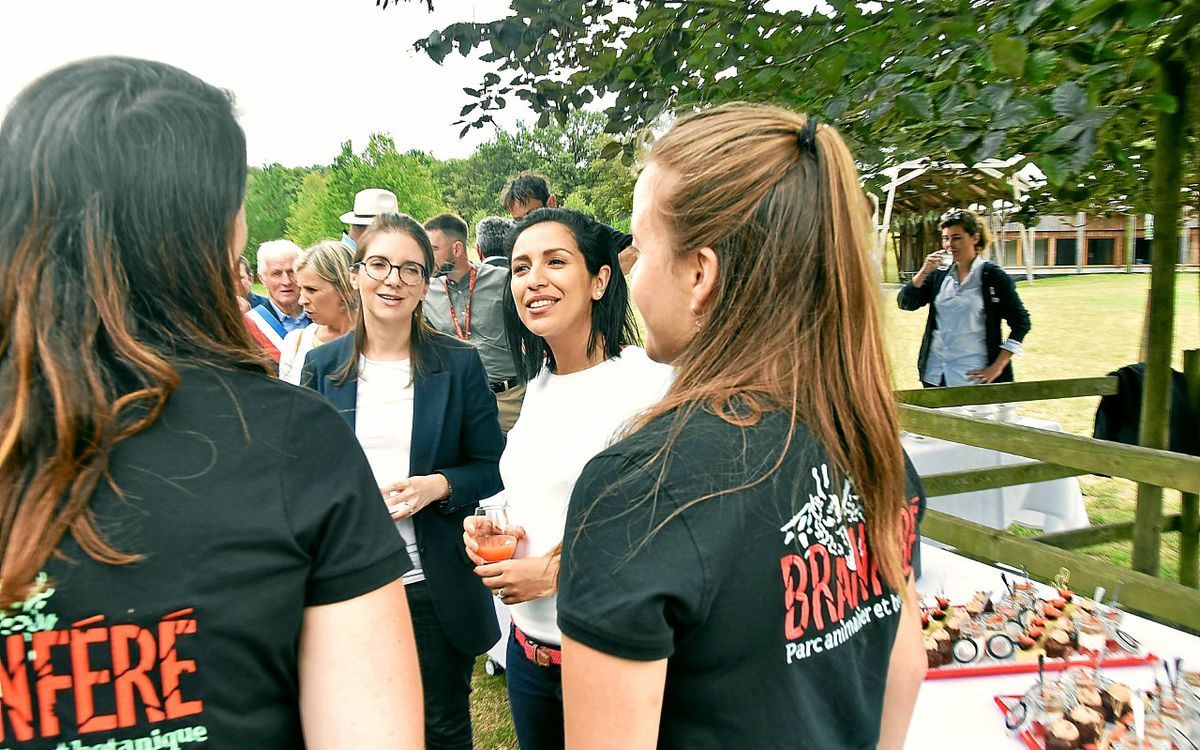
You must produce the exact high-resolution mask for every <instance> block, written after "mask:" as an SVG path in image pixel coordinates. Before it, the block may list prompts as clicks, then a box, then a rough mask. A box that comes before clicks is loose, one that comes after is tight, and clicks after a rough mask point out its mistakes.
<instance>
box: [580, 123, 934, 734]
mask: <svg viewBox="0 0 1200 750" xmlns="http://www.w3.org/2000/svg"><path fill="white" fill-rule="evenodd" d="M633 230H634V245H635V247H636V248H637V250H638V252H639V253H640V256H639V260H638V263H637V265H636V266H635V267H634V270H633V279H632V289H633V296H634V299H635V301H636V302H637V305H638V307H639V309H640V310H641V312H642V315H643V317H644V319H645V325H646V351H647V353H648V354H649V355H650V357H651V358H652V359H655V360H657V361H660V362H667V363H671V364H673V365H674V366H675V368H676V379H675V381H674V383H673V385H672V386H671V388H670V390H669V391H668V393H667V395H666V397H665V398H664V399H663V401H661V402H660V403H659V404H657V405H656V406H655V407H653V408H651V409H650V410H649V412H647V413H646V414H645V415H643V416H642V417H641V418H640V419H639V420H637V422H636V423H635V424H634V426H633V428H632V430H631V432H630V433H629V434H628V435H627V436H626V437H625V439H624V440H622V441H620V442H618V443H615V444H614V445H613V446H611V447H610V448H608V449H606V450H604V451H603V452H601V453H600V454H599V455H598V456H596V457H595V458H594V459H592V461H591V462H590V463H589V464H588V466H587V467H586V468H585V469H584V471H583V474H582V476H581V477H580V478H579V481H578V483H577V484H576V485H575V490H574V493H573V494H572V497H571V502H570V506H569V510H568V516H567V529H566V533H565V535H564V538H563V550H562V558H561V572H560V581H559V584H560V594H559V601H558V619H559V627H560V629H561V631H562V633H563V685H564V705H565V712H566V733H567V744H568V746H571V747H575V748H599V747H622V748H651V747H661V748H691V747H755V748H832V747H837V748H863V749H866V748H875V747H877V746H878V747H887V748H892V747H896V748H898V747H900V746H901V745H902V744H903V739H904V734H905V731H906V729H907V725H908V720H909V717H910V715H911V711H912V707H913V704H914V702H915V699H916V692H917V689H918V687H919V685H920V682H921V680H922V678H923V677H924V669H925V654H924V649H923V646H922V642H921V638H920V624H919V620H918V617H917V612H916V606H917V602H916V596H915V589H914V587H913V580H912V574H911V557H912V554H913V550H914V549H915V547H916V545H917V543H918V535H917V521H918V517H919V514H920V511H921V508H922V507H923V500H922V497H921V490H920V485H919V480H917V479H916V476H915V473H913V472H912V471H911V468H910V467H909V466H908V465H907V461H906V459H905V456H904V454H903V451H902V450H901V447H900V438H899V427H898V424H897V417H896V408H895V403H894V400H893V397H892V389H891V380H890V377H889V374H888V371H887V366H886V360H885V354H884V347H883V341H882V338H883V335H882V325H881V318H880V314H879V306H878V299H879V288H878V284H877V279H876V278H875V276H874V273H873V268H874V264H873V262H872V260H871V255H870V247H871V225H870V217H869V209H868V203H867V200H866V197H865V196H864V195H863V192H862V190H861V188H860V187H859V182H858V175H857V173H856V170H855V167H854V161H853V158H852V157H851V155H850V152H849V151H848V150H847V148H846V146H845V144H844V143H843V142H842V139H841V137H840V136H839V135H838V133H837V131H836V130H834V129H833V128H832V127H829V126H824V125H819V124H817V123H816V122H815V121H814V120H812V119H810V118H806V117H804V116H802V115H797V114H794V113H791V112H788V111H786V110H782V109H778V108H774V107H750V106H730V107H721V108H716V109H710V110H707V111H703V112H700V113H698V114H695V115H692V116H690V117H686V118H684V119H682V120H681V121H680V122H678V123H677V124H676V125H675V126H674V127H673V128H671V130H670V131H668V132H667V133H666V134H665V135H664V136H663V137H662V138H660V139H659V140H658V141H657V142H656V143H655V144H654V145H653V147H652V148H651V150H650V152H649V156H648V159H647V162H646V168H645V170H644V171H643V172H642V174H641V177H640V178H639V180H638V183H637V187H636V189H635V192H634V210H633ZM615 686H619V689H614V687H615Z"/></svg>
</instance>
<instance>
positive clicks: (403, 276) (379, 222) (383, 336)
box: [301, 214, 504, 748]
mask: <svg viewBox="0 0 1200 750" xmlns="http://www.w3.org/2000/svg"><path fill="white" fill-rule="evenodd" d="M432 266H433V248H432V246H431V245H430V243H429V237H428V235H426V233H425V230H424V229H423V228H422V227H421V225H420V224H418V223H417V222H416V221H414V220H413V219H412V218H410V217H409V216H406V215H404V214H382V215H380V216H378V217H377V218H376V219H375V221H374V222H373V223H372V224H371V225H370V226H369V227H367V229H366V231H365V232H364V233H363V235H362V237H361V238H359V240H358V250H357V252H356V254H355V256H354V264H353V266H352V274H351V281H352V283H353V285H354V287H355V289H357V291H358V295H359V310H360V314H359V317H358V322H357V324H356V327H355V330H354V333H353V335H350V336H345V337H343V338H341V339H338V340H336V341H333V342H330V343H329V344H326V345H325V346H322V347H320V348H319V349H314V350H313V351H311V352H309V354H308V357H307V359H306V360H305V363H304V370H303V374H302V375H301V384H302V385H306V386H308V387H310V388H313V389H315V390H317V391H319V392H320V393H323V394H324V395H325V396H326V398H328V399H329V401H330V402H332V403H333V405H334V406H335V407H337V408H338V410H339V411H340V412H341V413H342V415H343V416H344V417H345V418H346V420H347V421H348V422H349V423H350V425H351V426H352V427H353V428H354V432H355V434H356V435H357V437H358V440H359V443H361V444H362V447H363V450H364V452H365V453H366V454H367V459H368V461H369V462H370V464H371V469H372V470H373V471H374V473H375V480H376V483H377V484H378V485H379V491H380V493H381V494H382V496H383V501H384V502H386V503H387V506H388V509H389V510H390V511H391V514H392V518H393V519H394V520H395V521H396V529H397V531H398V532H399V533H400V535H401V537H403V539H404V541H405V543H406V545H407V547H408V554H409V558H410V559H411V562H412V564H413V570H412V571H410V572H409V573H406V574H405V576H404V583H405V591H406V593H407V594H408V600H409V605H410V608H411V611H412V619H413V630H414V634H415V635H416V641H417V655H418V657H419V660H420V665H421V680H422V683H423V684H424V691H425V736H426V742H427V747H430V748H435V747H436V748H470V747H471V715H470V708H469V702H468V695H469V693H470V688H471V669H472V666H473V664H474V659H475V656H476V655H478V654H481V653H483V652H484V651H486V650H487V649H488V648H490V647H491V646H492V644H494V643H495V642H496V641H497V639H499V637H500V632H499V630H498V628H497V625H496V617H495V612H494V610H493V607H492V602H491V599H490V597H489V594H488V591H487V589H486V588H485V587H484V586H483V584H482V583H481V582H480V580H479V578H478V577H477V576H475V575H474V573H473V572H472V570H473V567H474V566H473V565H472V564H471V563H470V561H469V560H468V559H467V556H466V553H465V550H464V549H463V545H462V528H463V519H464V518H466V517H467V516H470V515H471V514H472V513H473V512H474V510H475V508H476V506H477V505H478V504H479V500H480V498H484V497H489V496H491V495H494V494H495V493H497V492H499V491H500V473H499V469H498V466H497V464H498V462H499V459H500V453H501V451H502V450H503V448H504V438H503V436H502V434H501V432H500V421H499V417H498V414H497V411H496V400H495V398H493V397H492V392H491V391H490V390H489V389H488V381H487V376H486V374H485V373H484V369H483V363H482V362H481V361H480V359H479V354H478V353H477V352H476V350H475V348H474V347H472V346H471V345H470V344H465V343H462V342H460V341H458V340H457V339H455V338H453V337H450V336H446V335H443V334H441V333H438V332H437V331H435V330H434V329H433V328H431V327H430V326H428V325H427V324H426V322H425V318H424V315H423V313H422V310H421V305H422V301H423V300H424V298H425V293H426V291H427V290H428V289H429V269H430V268H431V267H432Z"/></svg>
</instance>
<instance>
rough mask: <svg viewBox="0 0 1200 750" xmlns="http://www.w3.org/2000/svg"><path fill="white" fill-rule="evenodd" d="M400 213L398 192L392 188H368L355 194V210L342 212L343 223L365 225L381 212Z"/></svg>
mask: <svg viewBox="0 0 1200 750" xmlns="http://www.w3.org/2000/svg"><path fill="white" fill-rule="evenodd" d="M395 213H400V208H399V207H398V206H397V204H396V194H395V193H393V192H392V191H391V190H382V189H380V188H367V189H366V190H359V191H358V192H357V193H355V194H354V210H353V211H348V212H346V213H344V214H342V217H341V218H342V223H343V224H354V225H356V226H361V227H365V226H366V225H368V224H370V223H371V222H372V221H374V220H375V217H376V216H378V215H379V214H395Z"/></svg>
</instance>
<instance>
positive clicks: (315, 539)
mask: <svg viewBox="0 0 1200 750" xmlns="http://www.w3.org/2000/svg"><path fill="white" fill-rule="evenodd" d="M287 430H288V432H287V436H286V438H285V440H284V445H285V446H287V450H288V452H289V453H290V454H291V455H289V457H288V460H287V461H285V462H284V469H283V477H282V481H281V484H282V489H283V502H284V504H285V509H286V513H287V516H288V520H289V522H290V523H291V527H292V533H293V535H294V536H295V539H296V542H297V544H298V545H299V546H300V548H301V549H302V550H304V552H305V553H306V554H307V555H308V557H309V560H310V569H309V575H308V587H307V592H306V594H305V604H306V605H307V606H314V605H320V604H330V603H333V602H339V601H344V600H346V599H353V598H354V597H356V596H361V595H362V594H366V593H368V592H370V591H374V590H375V589H377V588H380V587H382V586H385V585H386V584H388V583H391V582H392V581H394V580H396V579H397V578H399V577H401V576H402V575H404V573H406V572H407V571H408V570H409V569H411V567H412V563H411V561H410V560H409V557H408V554H407V552H406V551H405V548H404V543H403V542H402V541H401V538H400V535H399V534H398V533H396V528H395V524H394V523H393V522H392V520H391V516H390V515H389V514H388V512H387V508H386V507H385V505H384V503H383V500H382V499H381V498H380V496H379V488H378V487H377V486H376V485H375V479H374V475H373V474H372V473H371V467H370V465H369V464H368V463H367V458H366V456H364V455H363V452H362V449H361V448H360V447H359V444H358V439H357V438H355V436H354V432H353V430H351V429H350V426H349V425H348V424H347V423H346V421H345V420H344V419H342V418H341V417H340V416H338V414H337V412H335V411H334V409H333V407H332V406H330V405H329V404H328V403H326V402H325V400H324V399H323V398H321V397H320V396H318V395H316V394H313V393H311V392H309V391H300V390H298V391H296V398H295V400H294V401H293V407H292V415H291V418H290V419H289V420H288V427H287Z"/></svg>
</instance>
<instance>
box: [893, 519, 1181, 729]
mask: <svg viewBox="0 0 1200 750" xmlns="http://www.w3.org/2000/svg"><path fill="white" fill-rule="evenodd" d="M1014 562H1019V561H1014ZM1000 572H1001V571H1000V570H999V569H997V568H994V567H992V566H990V565H984V564H982V563H978V562H975V561H974V560H970V559H968V558H965V557H962V556H961V555H957V554H955V553H953V552H951V551H949V550H946V549H942V548H940V547H938V546H935V545H933V544H930V543H928V542H922V544H921V577H920V579H918V580H917V589H918V590H919V591H921V592H922V593H925V594H929V593H933V592H936V591H938V590H939V589H943V588H944V589H945V593H946V596H948V597H949V598H950V599H951V600H953V601H965V600H967V599H969V598H970V596H971V595H972V594H973V593H974V592H976V591H999V590H1000V589H1001V588H1002V587H1003V583H1002V582H1001V581H1000ZM1039 588H1041V589H1043V590H1045V591H1046V592H1049V591H1050V588H1049V587H1046V586H1040V587H1039ZM1080 593H1083V594H1086V595H1089V596H1090V595H1091V593H1092V592H1080ZM1110 595H1111V594H1110ZM1121 628H1122V629H1123V630H1125V631H1126V632H1128V633H1129V634H1130V635H1132V636H1133V637H1135V638H1137V639H1139V640H1140V641H1141V643H1142V644H1143V646H1144V647H1145V648H1146V649H1147V650H1149V651H1151V652H1153V653H1154V654H1156V655H1157V656H1160V657H1164V658H1167V659H1170V660H1172V661H1174V659H1175V658H1176V657H1183V658H1184V659H1185V661H1186V662H1187V663H1188V664H1189V665H1190V664H1192V663H1193V662H1194V661H1196V660H1198V659H1200V638H1198V637H1196V636H1192V635H1188V634H1186V633H1183V632H1180V631H1178V630H1174V629H1173V628H1170V627H1167V626H1165V625H1160V624H1158V623H1156V622H1152V621H1150V620H1146V619H1144V618H1141V617H1137V616H1135V615H1131V614H1128V613H1127V614H1126V615H1125V619H1124V621H1123V623H1122V625H1121ZM1105 671H1106V672H1108V673H1110V674H1112V675H1113V676H1114V677H1117V678H1119V679H1120V681H1121V682H1124V683H1126V684H1128V685H1129V686H1130V687H1134V688H1149V687H1152V686H1153V685H1154V679H1155V670H1154V669H1153V668H1151V667H1149V666H1142V667H1117V668H1108V669H1105ZM1158 674H1159V675H1162V670H1161V669H1159V670H1158ZM1035 680H1037V674H1036V673H1035V674H1016V675H1000V676H991V677H963V678H957V679H940V680H927V681H926V682H925V684H924V685H923V686H922V688H921V693H920V695H919V696H918V698H917V706H916V710H915V711H914V713H913V719H912V725H911V727H910V729H909V732H908V739H907V742H906V743H905V747H906V748H913V749H914V750H917V749H919V750H926V749H927V748H937V747H956V746H962V747H970V748H972V750H987V749H989V748H995V749H996V750H1015V749H1017V748H1022V747H1024V745H1023V744H1022V743H1021V742H1019V741H1018V740H1016V739H1014V738H1012V737H1010V736H1009V735H1008V733H1007V731H1006V730H1005V728H1004V718H1003V716H1002V715H1001V713H1000V710H999V709H998V708H997V707H996V704H995V702H994V700H993V697H994V696H996V695H1002V694H1021V693H1024V692H1025V690H1026V689H1027V688H1028V687H1029V686H1030V685H1031V684H1033V682H1034V681H1035ZM948 738H961V739H962V740H963V741H964V742H963V744H962V745H958V744H957V743H956V742H955V741H953V740H950V739H948ZM968 740H969V741H968Z"/></svg>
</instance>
